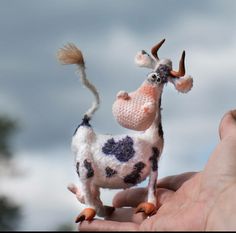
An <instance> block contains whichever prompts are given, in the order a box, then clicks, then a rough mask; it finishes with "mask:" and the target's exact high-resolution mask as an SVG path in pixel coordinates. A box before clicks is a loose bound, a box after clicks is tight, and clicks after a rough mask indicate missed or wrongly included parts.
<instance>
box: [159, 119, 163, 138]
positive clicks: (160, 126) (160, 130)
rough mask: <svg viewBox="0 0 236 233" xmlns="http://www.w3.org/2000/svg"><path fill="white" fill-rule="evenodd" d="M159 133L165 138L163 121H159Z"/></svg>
mask: <svg viewBox="0 0 236 233" xmlns="http://www.w3.org/2000/svg"><path fill="white" fill-rule="evenodd" d="M158 134H159V136H160V137H161V138H163V135H164V132H163V128H162V124H161V122H159V125H158Z"/></svg>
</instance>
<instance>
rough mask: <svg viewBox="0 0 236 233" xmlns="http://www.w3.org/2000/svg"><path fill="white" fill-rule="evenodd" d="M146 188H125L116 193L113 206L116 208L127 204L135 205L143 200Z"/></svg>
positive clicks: (145, 195)
mask: <svg viewBox="0 0 236 233" xmlns="http://www.w3.org/2000/svg"><path fill="white" fill-rule="evenodd" d="M146 197H147V188H132V189H126V190H124V191H121V192H119V193H117V194H116V195H115V197H114V199H113V206H114V207H116V208H119V207H123V206H129V207H136V206H137V205H138V204H139V203H140V202H143V201H145V199H146Z"/></svg>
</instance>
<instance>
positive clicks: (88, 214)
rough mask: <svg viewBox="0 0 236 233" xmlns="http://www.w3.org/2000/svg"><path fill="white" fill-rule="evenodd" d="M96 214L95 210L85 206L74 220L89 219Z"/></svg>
mask: <svg viewBox="0 0 236 233" xmlns="http://www.w3.org/2000/svg"><path fill="white" fill-rule="evenodd" d="M95 215H96V211H95V210H94V209H92V208H86V209H84V210H83V211H82V212H81V213H80V214H79V216H78V217H77V218H76V220H75V222H76V223H78V222H82V221H84V220H86V221H91V220H93V218H94V216H95Z"/></svg>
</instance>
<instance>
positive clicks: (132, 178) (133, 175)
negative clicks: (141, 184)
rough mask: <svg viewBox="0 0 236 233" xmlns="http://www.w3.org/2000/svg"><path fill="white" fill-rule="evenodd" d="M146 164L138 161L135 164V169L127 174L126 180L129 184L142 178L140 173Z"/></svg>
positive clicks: (135, 182)
mask: <svg viewBox="0 0 236 233" xmlns="http://www.w3.org/2000/svg"><path fill="white" fill-rule="evenodd" d="M145 166H146V164H144V163H143V162H138V163H136V164H135V165H134V168H133V171H132V172H131V173H130V174H129V175H127V176H125V178H124V182H125V183H129V184H134V185H135V184H137V183H138V181H139V180H140V178H141V175H140V173H141V172H142V170H143V168H144V167H145Z"/></svg>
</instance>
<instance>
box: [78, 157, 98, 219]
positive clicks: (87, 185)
mask: <svg viewBox="0 0 236 233" xmlns="http://www.w3.org/2000/svg"><path fill="white" fill-rule="evenodd" d="M86 157H87V158H89V156H86ZM79 173H80V180H81V185H80V189H81V193H83V197H84V203H85V205H86V208H85V209H84V210H83V211H82V212H81V213H80V214H79V216H78V217H77V218H76V222H81V221H83V220H88V221H90V220H92V219H93V218H94V216H95V215H96V209H97V200H96V199H95V198H94V195H93V193H92V190H91V185H92V180H93V177H94V169H93V166H92V162H91V161H90V160H88V159H84V161H83V162H82V164H80V168H79Z"/></svg>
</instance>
